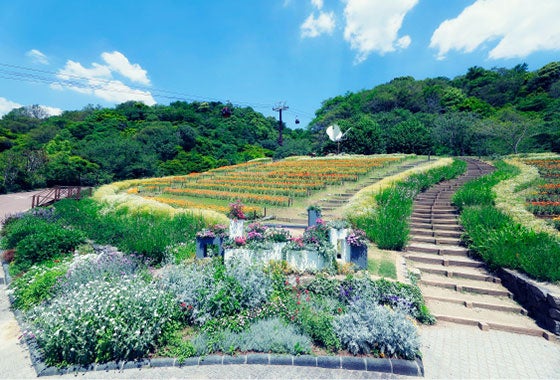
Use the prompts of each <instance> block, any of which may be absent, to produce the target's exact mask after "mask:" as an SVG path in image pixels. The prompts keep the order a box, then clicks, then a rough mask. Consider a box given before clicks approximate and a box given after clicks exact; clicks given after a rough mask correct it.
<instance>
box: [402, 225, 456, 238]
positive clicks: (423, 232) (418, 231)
mask: <svg viewBox="0 0 560 380" xmlns="http://www.w3.org/2000/svg"><path fill="white" fill-rule="evenodd" d="M410 234H411V235H419V236H432V237H440V238H441V237H447V238H457V239H460V238H461V236H462V235H463V232H462V231H437V230H433V229H427V228H416V227H411V228H410Z"/></svg>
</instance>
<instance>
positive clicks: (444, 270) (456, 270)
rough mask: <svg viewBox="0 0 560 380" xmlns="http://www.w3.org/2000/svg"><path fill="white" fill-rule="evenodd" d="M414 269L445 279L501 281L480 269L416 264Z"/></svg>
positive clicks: (499, 282) (497, 282) (498, 282)
mask: <svg viewBox="0 0 560 380" xmlns="http://www.w3.org/2000/svg"><path fill="white" fill-rule="evenodd" d="M415 267H416V269H418V270H420V272H422V273H429V274H434V275H438V276H442V277H446V278H464V279H468V280H476V281H481V282H493V283H496V284H501V283H502V280H501V279H500V278H499V277H496V276H493V275H491V274H490V273H488V272H487V271H486V270H484V269H482V268H470V267H454V266H449V267H443V266H441V265H430V264H418V265H415Z"/></svg>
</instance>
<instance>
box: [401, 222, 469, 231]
mask: <svg viewBox="0 0 560 380" xmlns="http://www.w3.org/2000/svg"><path fill="white" fill-rule="evenodd" d="M410 227H411V228H424V229H432V230H434V231H462V230H463V228H462V227H461V226H460V225H458V224H457V223H453V224H438V223H427V222H411V223H410Z"/></svg>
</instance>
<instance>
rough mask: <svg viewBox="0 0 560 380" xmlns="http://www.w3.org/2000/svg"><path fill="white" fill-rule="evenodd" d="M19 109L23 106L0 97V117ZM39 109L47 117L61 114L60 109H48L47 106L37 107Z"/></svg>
mask: <svg viewBox="0 0 560 380" xmlns="http://www.w3.org/2000/svg"><path fill="white" fill-rule="evenodd" d="M21 107H23V104H19V103H16V102H12V101H11V100H8V99H6V98H2V97H0V117H1V116H3V115H5V114H7V113H8V112H10V111H11V110H13V109H15V108H21ZM39 107H41V108H42V109H43V110H45V112H46V113H47V114H48V116H57V115H60V114H61V113H62V110H61V109H60V108H56V107H48V106H39Z"/></svg>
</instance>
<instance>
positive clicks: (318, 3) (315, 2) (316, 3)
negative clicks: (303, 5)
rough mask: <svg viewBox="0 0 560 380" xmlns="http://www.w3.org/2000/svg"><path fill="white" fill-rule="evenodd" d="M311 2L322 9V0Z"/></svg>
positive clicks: (312, 0)
mask: <svg viewBox="0 0 560 380" xmlns="http://www.w3.org/2000/svg"><path fill="white" fill-rule="evenodd" d="M311 4H312V5H313V6H314V7H315V8H317V9H318V10H321V9H323V0H311Z"/></svg>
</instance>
